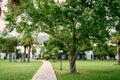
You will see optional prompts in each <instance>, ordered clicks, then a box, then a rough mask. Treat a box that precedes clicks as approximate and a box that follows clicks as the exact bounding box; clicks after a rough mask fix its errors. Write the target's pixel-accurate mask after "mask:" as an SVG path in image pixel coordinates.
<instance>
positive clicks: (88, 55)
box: [85, 51, 94, 60]
mask: <svg viewBox="0 0 120 80" xmlns="http://www.w3.org/2000/svg"><path fill="white" fill-rule="evenodd" d="M85 57H86V59H88V60H91V59H94V54H93V51H85Z"/></svg>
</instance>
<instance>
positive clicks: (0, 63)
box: [0, 60, 42, 80]
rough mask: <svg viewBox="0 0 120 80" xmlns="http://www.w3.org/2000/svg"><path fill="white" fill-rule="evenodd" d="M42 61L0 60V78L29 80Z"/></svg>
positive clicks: (0, 79) (4, 79) (1, 79)
mask: <svg viewBox="0 0 120 80" xmlns="http://www.w3.org/2000/svg"><path fill="white" fill-rule="evenodd" d="M41 64H42V62H40V61H31V62H30V63H27V62H25V63H20V62H9V61H8V60H0V80H31V78H32V77H33V75H34V74H35V73H36V71H37V70H38V69H39V67H40V65H41Z"/></svg>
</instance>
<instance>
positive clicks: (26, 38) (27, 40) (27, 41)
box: [21, 32, 34, 62]
mask: <svg viewBox="0 0 120 80" xmlns="http://www.w3.org/2000/svg"><path fill="white" fill-rule="evenodd" d="M21 43H22V45H23V46H24V60H23V61H24V62H25V57H26V48H28V55H27V58H28V59H27V61H28V62H30V52H31V47H32V45H33V43H34V40H33V38H32V35H31V34H30V33H28V32H24V33H23V36H22V38H21Z"/></svg>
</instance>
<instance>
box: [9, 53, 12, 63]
mask: <svg viewBox="0 0 120 80" xmlns="http://www.w3.org/2000/svg"><path fill="white" fill-rule="evenodd" d="M9 61H10V62H11V61H12V53H9Z"/></svg>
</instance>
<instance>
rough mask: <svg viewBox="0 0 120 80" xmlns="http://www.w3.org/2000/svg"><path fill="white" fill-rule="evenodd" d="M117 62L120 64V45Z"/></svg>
mask: <svg viewBox="0 0 120 80" xmlns="http://www.w3.org/2000/svg"><path fill="white" fill-rule="evenodd" d="M117 64H118V65H120V47H118V48H117Z"/></svg>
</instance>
